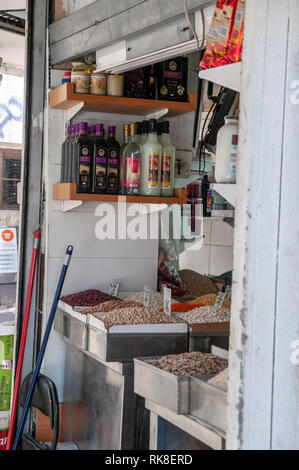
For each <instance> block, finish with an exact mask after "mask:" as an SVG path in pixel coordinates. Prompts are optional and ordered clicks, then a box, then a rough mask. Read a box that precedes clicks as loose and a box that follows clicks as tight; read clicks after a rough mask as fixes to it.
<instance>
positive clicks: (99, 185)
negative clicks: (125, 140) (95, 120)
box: [92, 124, 108, 194]
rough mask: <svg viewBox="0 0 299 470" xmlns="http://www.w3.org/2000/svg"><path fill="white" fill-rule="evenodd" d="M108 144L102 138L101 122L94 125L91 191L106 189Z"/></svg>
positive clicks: (102, 127)
mask: <svg viewBox="0 0 299 470" xmlns="http://www.w3.org/2000/svg"><path fill="white" fill-rule="evenodd" d="M107 160H108V144H107V141H106V140H105V138H104V126H103V124H97V125H96V136H95V138H94V139H93V185H92V192H93V193H95V194H104V193H106V191H107Z"/></svg>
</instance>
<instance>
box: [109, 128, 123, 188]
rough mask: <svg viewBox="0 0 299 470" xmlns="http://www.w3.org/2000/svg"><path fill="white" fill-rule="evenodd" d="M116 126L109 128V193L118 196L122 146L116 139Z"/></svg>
mask: <svg viewBox="0 0 299 470" xmlns="http://www.w3.org/2000/svg"><path fill="white" fill-rule="evenodd" d="M115 132H116V128H115V126H109V128H108V162H107V193H109V194H118V192H119V178H120V145H119V143H118V142H117V140H116V138H115Z"/></svg>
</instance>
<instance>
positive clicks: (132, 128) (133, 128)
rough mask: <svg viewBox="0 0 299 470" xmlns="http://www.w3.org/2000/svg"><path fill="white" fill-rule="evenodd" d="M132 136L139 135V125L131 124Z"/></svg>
mask: <svg viewBox="0 0 299 470" xmlns="http://www.w3.org/2000/svg"><path fill="white" fill-rule="evenodd" d="M130 135H137V123H136V122H131V124H130Z"/></svg>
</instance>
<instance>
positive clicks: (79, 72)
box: [72, 62, 89, 93]
mask: <svg viewBox="0 0 299 470" xmlns="http://www.w3.org/2000/svg"><path fill="white" fill-rule="evenodd" d="M72 66H73V68H72V83H74V91H75V93H89V68H88V65H86V64H84V62H74V63H73V64H72Z"/></svg>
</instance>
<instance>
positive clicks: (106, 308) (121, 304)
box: [81, 300, 141, 316]
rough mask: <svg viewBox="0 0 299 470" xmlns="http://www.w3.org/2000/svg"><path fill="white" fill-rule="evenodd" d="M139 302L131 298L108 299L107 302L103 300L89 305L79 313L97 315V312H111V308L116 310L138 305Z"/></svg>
mask: <svg viewBox="0 0 299 470" xmlns="http://www.w3.org/2000/svg"><path fill="white" fill-rule="evenodd" d="M140 306H141V304H138V303H137V302H134V301H133V300H108V301H107V302H103V303H101V304H99V305H95V306H94V307H90V308H88V309H86V310H83V311H82V312H81V313H82V314H83V315H88V314H93V315H94V316H98V315H97V314H101V313H104V312H105V313H106V312H111V310H118V309H120V308H125V307H140Z"/></svg>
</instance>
